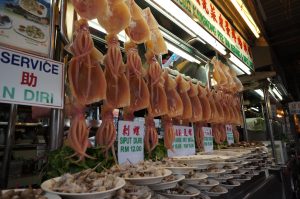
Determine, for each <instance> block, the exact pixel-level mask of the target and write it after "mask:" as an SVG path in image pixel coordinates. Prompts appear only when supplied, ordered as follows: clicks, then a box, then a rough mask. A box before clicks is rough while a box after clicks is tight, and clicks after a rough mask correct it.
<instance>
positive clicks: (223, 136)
mask: <svg viewBox="0 0 300 199" xmlns="http://www.w3.org/2000/svg"><path fill="white" fill-rule="evenodd" d="M218 128H219V131H220V134H221V136H220V141H221V142H225V141H226V139H227V134H226V128H225V125H223V124H219V125H218Z"/></svg>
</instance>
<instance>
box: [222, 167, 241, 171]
mask: <svg viewBox="0 0 300 199" xmlns="http://www.w3.org/2000/svg"><path fill="white" fill-rule="evenodd" d="M224 169H225V170H226V171H229V172H232V171H235V170H238V169H239V168H238V167H236V166H231V168H230V169H227V168H224Z"/></svg>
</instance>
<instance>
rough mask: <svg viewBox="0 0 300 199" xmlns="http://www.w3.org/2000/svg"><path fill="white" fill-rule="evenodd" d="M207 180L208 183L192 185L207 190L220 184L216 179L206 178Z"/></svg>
mask: <svg viewBox="0 0 300 199" xmlns="http://www.w3.org/2000/svg"><path fill="white" fill-rule="evenodd" d="M207 180H208V181H209V184H193V187H196V188H197V189H200V190H208V189H210V188H212V187H214V186H217V185H219V184H220V183H219V182H218V181H217V180H213V179H207Z"/></svg>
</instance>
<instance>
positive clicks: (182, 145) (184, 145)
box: [168, 126, 196, 157]
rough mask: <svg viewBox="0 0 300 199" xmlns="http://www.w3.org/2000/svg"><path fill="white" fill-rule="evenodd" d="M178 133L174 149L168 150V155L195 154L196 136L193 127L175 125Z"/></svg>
mask: <svg viewBox="0 0 300 199" xmlns="http://www.w3.org/2000/svg"><path fill="white" fill-rule="evenodd" d="M173 128H174V130H175V133H176V137H175V142H174V143H173V148H174V151H171V150H168V156H169V157H174V156H183V155H195V153H196V149H195V137H194V129H193V127H188V126H174V127H173Z"/></svg>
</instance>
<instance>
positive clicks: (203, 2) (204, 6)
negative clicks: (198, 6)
mask: <svg viewBox="0 0 300 199" xmlns="http://www.w3.org/2000/svg"><path fill="white" fill-rule="evenodd" d="M202 7H203V9H204V10H205V12H206V14H209V11H208V8H207V2H206V0H202Z"/></svg>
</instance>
